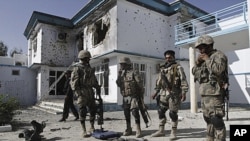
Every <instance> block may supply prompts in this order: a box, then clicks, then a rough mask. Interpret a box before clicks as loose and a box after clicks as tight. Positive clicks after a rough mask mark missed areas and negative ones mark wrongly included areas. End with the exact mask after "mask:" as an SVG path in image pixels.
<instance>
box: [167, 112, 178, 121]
mask: <svg viewBox="0 0 250 141" xmlns="http://www.w3.org/2000/svg"><path fill="white" fill-rule="evenodd" d="M169 117H170V118H171V119H172V121H173V122H176V121H177V120H178V114H177V112H174V111H169Z"/></svg>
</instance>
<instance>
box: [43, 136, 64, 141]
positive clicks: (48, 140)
mask: <svg viewBox="0 0 250 141" xmlns="http://www.w3.org/2000/svg"><path fill="white" fill-rule="evenodd" d="M63 139H64V138H62V137H54V138H51V139H46V138H43V137H42V141H57V140H63Z"/></svg>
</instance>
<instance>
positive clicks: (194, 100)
mask: <svg viewBox="0 0 250 141" xmlns="http://www.w3.org/2000/svg"><path fill="white" fill-rule="evenodd" d="M192 46H194V45H193V44H192V45H190V46H189V66H190V67H189V70H190V81H189V82H190V84H189V90H190V103H191V106H190V110H191V113H197V95H196V91H195V82H194V76H193V74H192V68H193V66H194V65H195V48H193V47H192Z"/></svg>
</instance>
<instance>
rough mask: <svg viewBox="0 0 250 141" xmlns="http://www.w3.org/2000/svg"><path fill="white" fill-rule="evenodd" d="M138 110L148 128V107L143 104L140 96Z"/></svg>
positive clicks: (149, 118)
mask: <svg viewBox="0 0 250 141" xmlns="http://www.w3.org/2000/svg"><path fill="white" fill-rule="evenodd" d="M138 105H139V110H140V112H141V116H142V119H143V120H144V122H145V124H146V128H148V127H149V126H150V125H151V117H150V115H149V113H148V110H147V109H148V108H147V106H146V105H145V103H144V101H143V99H142V98H139V103H138ZM149 120H150V124H149Z"/></svg>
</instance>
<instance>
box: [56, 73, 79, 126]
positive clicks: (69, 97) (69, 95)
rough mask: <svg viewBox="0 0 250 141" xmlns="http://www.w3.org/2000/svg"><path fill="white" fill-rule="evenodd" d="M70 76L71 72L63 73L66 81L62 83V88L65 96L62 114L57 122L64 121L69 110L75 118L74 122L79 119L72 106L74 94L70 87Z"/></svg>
mask: <svg viewBox="0 0 250 141" xmlns="http://www.w3.org/2000/svg"><path fill="white" fill-rule="evenodd" d="M70 76H71V71H70V70H68V71H67V72H66V73H65V78H66V81H65V83H64V88H63V92H64V94H65V95H66V96H65V99H64V106H63V114H62V118H61V119H60V120H59V122H62V121H66V119H67V118H68V116H69V109H71V111H72V113H73V115H74V116H75V119H74V120H78V119H79V114H78V111H77V110H76V107H75V105H74V99H73V96H74V94H73V91H72V89H71V86H70Z"/></svg>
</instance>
